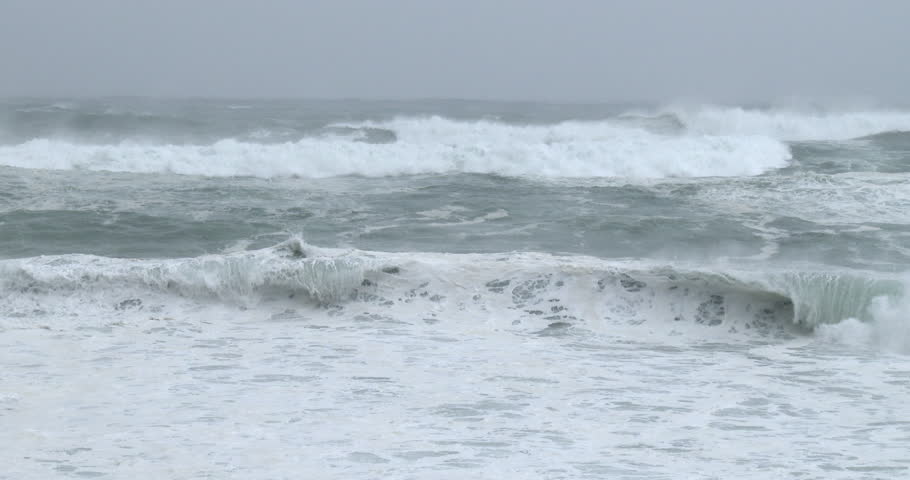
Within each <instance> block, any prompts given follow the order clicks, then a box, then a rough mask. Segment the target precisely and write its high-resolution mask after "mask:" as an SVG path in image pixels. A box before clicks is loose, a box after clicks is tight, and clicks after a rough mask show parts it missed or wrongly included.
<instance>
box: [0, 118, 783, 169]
mask: <svg viewBox="0 0 910 480" xmlns="http://www.w3.org/2000/svg"><path fill="white" fill-rule="evenodd" d="M333 127H339V128H341V127H352V128H381V129H387V130H390V131H393V132H394V133H395V137H396V141H394V142H391V143H379V144H376V143H366V142H363V141H357V139H356V138H351V137H350V136H344V135H326V136H321V137H308V138H303V139H300V140H298V141H296V142H289V143H281V144H263V143H248V142H241V141H237V140H234V139H224V140H221V141H219V142H216V143H214V144H211V145H162V144H138V143H127V142H125V143H119V144H107V145H91V144H78V143H72V142H67V141H61V140H54V139H46V138H44V139H35V140H31V141H28V142H25V143H22V144H18V145H11V146H2V147H0V165H7V166H13V167H22V168H40V169H58V170H73V169H85V170H102V171H114V172H139V173H176V174H185V175H204V176H213V177H226V176H253V177H261V178H274V177H288V176H300V177H309V178H323V177H333V176H343V175H362V176H368V177H378V176H394V175H412V174H434V173H458V172H464V173H487V174H499V175H506V176H535V177H638V178H662V177H706V176H750V175H758V174H761V173H764V172H767V171H769V170H772V169H776V168H781V167H784V166H786V165H787V162H788V160H789V159H790V158H791V155H790V151H789V149H788V147H787V146H786V145H784V144H783V143H781V142H779V141H777V140H774V139H771V138H766V137H760V136H751V135H732V136H731V135H702V134H698V135H661V134H656V133H652V132H648V131H646V130H644V129H640V128H628V127H619V126H616V125H613V124H611V123H609V122H589V123H582V122H570V123H560V124H553V125H537V126H517V125H509V124H503V123H495V122H488V121H472V122H468V121H454V120H448V119H443V118H438V117H432V118H401V119H397V120H392V121H389V122H382V123H360V124H356V125H353V126H351V125H335V126H333Z"/></svg>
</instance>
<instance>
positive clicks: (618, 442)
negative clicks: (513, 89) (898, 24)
mask: <svg viewBox="0 0 910 480" xmlns="http://www.w3.org/2000/svg"><path fill="white" fill-rule="evenodd" d="M907 212H910V110H906V109H902V108H900V107H887V106H876V107H874V108H873V107H851V108H841V107H838V108H831V107H819V106H793V105H791V106H735V105H734V106H730V105H712V104H694V103H689V104H667V105H638V104H635V105H633V104H581V103H576V104H558V103H550V104H542V103H519V102H512V103H509V102H468V101H401V102H391V101H384V102H380V101H340V100H339V101H281V100H272V101H261V100H260V101H252V100H143V99H94V100H85V99H81V100H80V99H56V100H45V99H7V100H4V101H3V102H2V103H0V347H2V349H3V352H4V353H3V354H0V360H2V362H0V363H2V365H3V367H4V372H5V373H4V377H3V378H4V381H3V382H2V385H0V409H2V410H0V412H3V413H2V414H0V415H2V416H3V417H4V418H5V419H6V420H7V421H8V422H7V423H6V425H7V426H8V428H4V429H0V430H2V431H0V443H3V444H5V445H9V446H10V448H9V449H7V451H6V452H4V453H2V454H0V459H4V460H7V461H6V462H4V463H5V464H8V465H12V467H10V469H9V470H8V472H9V475H11V477H10V478H47V475H49V474H50V475H54V474H59V475H81V476H93V475H94V476H109V477H111V478H114V477H121V476H126V475H132V476H135V477H137V478H161V477H162V476H165V477H175V478H176V477H180V478H183V477H194V476H195V477H203V476H214V477H220V476H224V475H239V476H242V477H243V478H290V477H292V476H297V475H298V474H299V475H303V476H312V477H314V478H350V477H351V476H354V477H362V476H366V477H370V476H381V477H383V478H417V477H433V478H435V477H443V478H449V477H451V478H464V477H468V476H471V477H473V476H480V477H491V478H492V477H497V478H499V477H501V476H506V477H509V476H519V477H524V476H533V477H536V478H640V477H646V478H679V476H680V475H682V476H685V477H687V478H688V477H692V478H729V477H736V478H779V477H797V476H800V477H803V478H826V479H832V478H844V479H846V478H903V477H904V476H905V475H906V473H907V469H908V468H910V465H908V464H907V459H906V458H905V457H906V455H905V453H904V452H905V451H906V447H907V440H906V438H907V434H908V428H907V423H906V421H905V418H906V417H907V416H908V415H910V410H908V408H907V407H906V406H905V404H906V402H904V401H903V399H904V398H906V395H907V394H908V393H910V373H908V372H910V370H908V367H910V363H908V358H910V357H907V356H906V355H907V353H910V336H908V335H910V328H908V325H910V317H908V296H907V288H908V285H910V281H908V276H907V271H908V267H907V266H908V265H910V222H908V219H910V216H908V214H907ZM74 412H78V413H74ZM149 445H154V446H155V448H154V449H151V448H149ZM797 446H798V448H797ZM124 452H127V453H124ZM2 475H3V474H0V477H2Z"/></svg>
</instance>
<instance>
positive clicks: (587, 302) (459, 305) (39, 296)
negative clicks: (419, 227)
mask: <svg viewBox="0 0 910 480" xmlns="http://www.w3.org/2000/svg"><path fill="white" fill-rule="evenodd" d="M870 275H872V274H869V273H859V272H852V271H807V270H798V269H794V270H780V271H778V270H770V271H763V270H759V271H750V270H747V269H735V268H727V267H724V268H711V267H696V268H692V267H687V266H684V265H673V264H657V263H647V262H643V261H632V260H628V261H623V260H602V259H597V258H591V257H577V256H570V257H564V256H562V257H561V256H552V255H547V254H536V253H511V254H472V255H447V254H430V253H401V254H397V253H384V252H366V251H358V250H336V249H322V248H317V247H313V246H310V245H307V244H305V243H304V242H303V241H301V240H300V239H299V238H292V239H290V240H288V241H286V242H284V243H282V244H280V245H278V246H276V247H272V248H268V249H263V250H255V251H249V252H241V253H233V254H223V255H208V256H203V257H197V258H186V259H173V260H130V259H114V258H105V257H95V256H89V255H62V256H46V257H35V258H27V259H19V260H4V261H0V300H3V301H2V302H0V330H2V328H4V326H5V327H15V326H17V325H19V326H23V325H21V324H17V323H16V322H18V321H19V320H17V319H22V318H33V319H35V321H42V322H44V321H49V320H46V319H42V317H41V315H39V314H38V313H36V312H39V313H40V312H44V315H45V316H49V317H53V318H58V317H59V319H57V320H53V321H55V322H57V321H69V320H66V319H67V318H70V317H73V315H72V312H79V311H84V312H89V313H91V312H95V313H96V314H98V315H102V314H103V311H108V312H110V311H115V310H124V309H134V308H135V309H140V307H142V306H143V305H145V307H142V308H149V309H152V311H154V309H155V308H159V309H160V308H162V307H155V306H154V304H155V299H154V295H178V296H180V297H183V298H184V299H186V300H187V301H192V302H206V301H212V300H214V301H219V302H228V303H234V304H238V303H239V304H241V305H246V306H248V307H253V306H255V305H257V304H260V303H262V302H268V301H281V302H290V303H292V304H299V305H307V304H309V305H311V306H322V308H325V307H326V306H332V305H335V306H337V307H338V308H345V307H344V306H345V305H348V304H356V305H357V306H356V307H355V308H354V310H355V311H358V312H362V311H368V312H372V313H376V314H382V313H383V312H386V313H388V314H390V315H392V316H394V317H395V318H409V317H411V316H413V315H428V314H430V313H432V312H442V311H447V310H453V311H462V312H468V313H469V315H467V317H468V318H478V317H479V318H489V317H495V318H500V319H505V320H506V321H508V322H513V324H516V325H517V324H522V323H523V324H527V325H529V326H540V325H543V326H546V325H549V324H553V323H559V324H568V325H576V326H584V327H586V328H595V329H599V328H607V327H605V325H610V324H623V325H636V324H639V323H642V322H655V321H656V322H658V323H657V324H654V323H650V325H651V326H652V327H653V326H654V325H661V324H664V325H677V324H679V325H687V324H688V325H698V324H700V325H704V326H707V327H718V328H722V329H725V330H728V331H731V332H742V331H755V332H759V333H763V334H775V333H776V332H781V331H785V330H787V329H790V328H796V327H799V328H802V329H806V330H812V329H814V328H816V327H817V326H819V325H823V324H833V323H838V322H840V321H842V320H846V319H851V318H853V319H860V320H863V319H865V320H874V318H872V316H873V315H874V314H875V310H874V309H870V307H871V306H873V304H874V303H875V301H876V300H875V299H876V298H880V297H881V298H892V299H896V298H900V297H901V296H902V295H904V288H905V287H904V285H903V283H902V281H901V280H900V279H898V278H892V277H888V276H870ZM270 299H271V300H270ZM160 303H161V304H163V305H171V304H173V303H174V302H173V301H172V300H166V301H161V302H160ZM57 304H59V307H60V312H55V310H54V309H55V305H57ZM39 306H40V308H38V307H39ZM36 308H38V309H36ZM64 312H67V315H65V316H64V315H63V313H64ZM472 312H473V313H472ZM493 312H495V313H493ZM58 313H59V314H60V315H58ZM102 316H103V315H102ZM450 317H451V316H446V318H450ZM30 321H32V320H30ZM63 326H65V325H63ZM661 328H663V327H661Z"/></svg>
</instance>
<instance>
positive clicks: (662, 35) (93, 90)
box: [0, 0, 910, 103]
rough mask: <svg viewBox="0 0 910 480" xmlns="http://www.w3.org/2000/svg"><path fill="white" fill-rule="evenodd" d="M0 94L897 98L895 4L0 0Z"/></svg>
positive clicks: (907, 77) (900, 22)
mask: <svg viewBox="0 0 910 480" xmlns="http://www.w3.org/2000/svg"><path fill="white" fill-rule="evenodd" d="M0 95H5V96H8V95H150V96H246V97H249V96H254V97H308V98H323V97H359V98H414V97H418V98H424V97H449V98H492V99H545V100H671V99H677V98H690V99H704V100H714V101H736V100H741V101H745V100H773V99H778V98H782V97H809V98H832V97H833V98H837V97H851V98H869V99H878V100H884V101H900V102H904V103H906V102H907V101H910V1H904V0H893V1H892V0H865V1H859V0H856V1H842V0H827V1H823V0H790V1H782V0H764V1H757V0H756V1H736V0H726V1H724V0H716V1H709V0H689V1H683V0H680V1H672V0H666V1H656V0H650V1H647V0H646V1H641V0H636V1H632V0H629V1H609V0H602V1H594V0H591V1H584V0H562V1H557V0H552V1H539V0H486V1H482V0H457V1H456V0H448V1H442V0H424V1H418V0H374V1H370V0H360V1H358V0H334V1H329V0H326V1H315V0H313V1H307V0H299V1H283V0H259V1H252V0H249V1H237V0H179V1H178V0H144V1H140V0H78V1H76V0H57V1H51V0H0Z"/></svg>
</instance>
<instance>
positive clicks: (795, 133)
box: [661, 106, 910, 140]
mask: <svg viewBox="0 0 910 480" xmlns="http://www.w3.org/2000/svg"><path fill="white" fill-rule="evenodd" d="M661 113H662V114H666V113H672V114H673V115H675V116H676V117H677V118H678V119H679V120H680V122H681V123H682V125H683V126H684V128H685V129H686V130H687V131H688V132H690V133H698V134H705V135H759V136H763V137H767V138H774V139H778V140H849V139H854V138H859V137H865V136H868V135H874V134H878V133H885V132H892V131H910V112H902V111H886V110H882V111H814V112H813V111H799V110H787V109H773V110H772V109H745V108H740V107H713V106H698V107H678V106H674V107H667V108H666V109H664V110H662V111H661Z"/></svg>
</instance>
